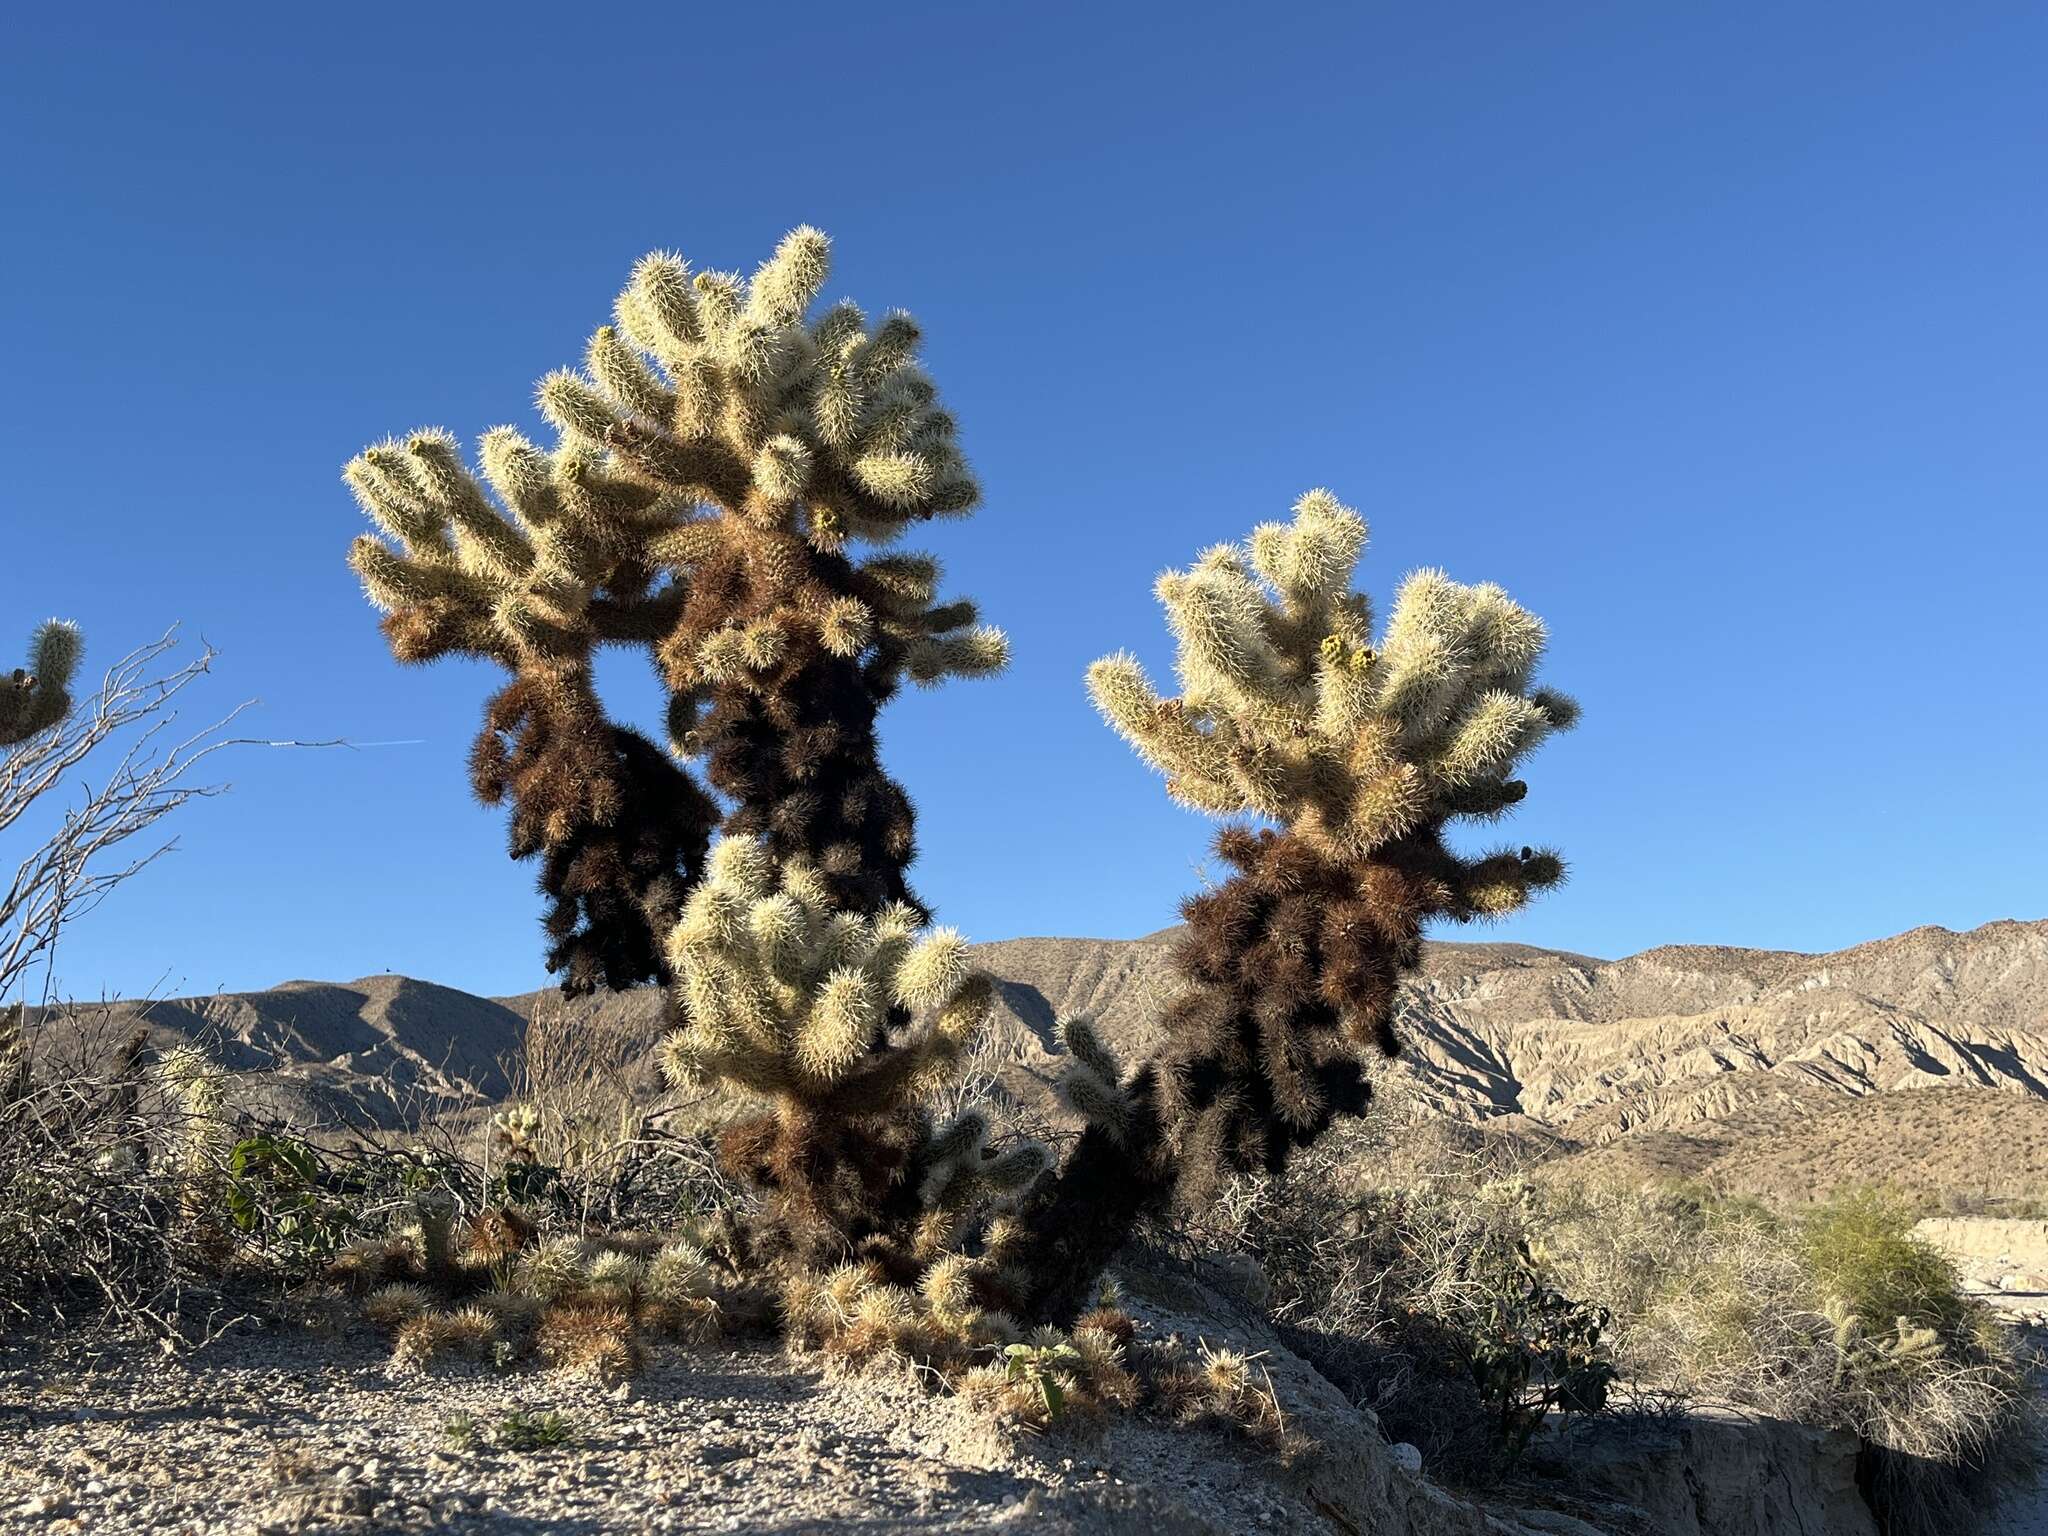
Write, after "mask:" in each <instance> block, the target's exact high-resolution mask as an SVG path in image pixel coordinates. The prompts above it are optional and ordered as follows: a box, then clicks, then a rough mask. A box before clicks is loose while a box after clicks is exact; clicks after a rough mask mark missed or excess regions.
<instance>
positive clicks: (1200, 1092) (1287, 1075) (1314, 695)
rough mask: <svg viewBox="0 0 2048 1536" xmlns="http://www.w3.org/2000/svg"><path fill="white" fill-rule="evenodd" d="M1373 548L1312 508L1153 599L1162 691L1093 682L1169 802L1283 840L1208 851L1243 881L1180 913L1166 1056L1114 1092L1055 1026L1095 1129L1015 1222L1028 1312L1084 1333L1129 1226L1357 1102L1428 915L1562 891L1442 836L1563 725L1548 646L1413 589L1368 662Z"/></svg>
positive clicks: (1520, 618) (1323, 502) (1541, 866)
mask: <svg viewBox="0 0 2048 1536" xmlns="http://www.w3.org/2000/svg"><path fill="white" fill-rule="evenodd" d="M1364 543H1365V524H1364V522H1363V521H1362V520H1361V519H1360V518H1359V517H1358V515H1357V514H1356V513H1355V512H1353V511H1351V510H1350V509H1349V508H1347V507H1344V506H1341V505H1340V504H1339V503H1338V502H1337V501H1336V499H1335V498H1334V497H1332V496H1331V495H1330V494H1329V493H1328V492H1327V491H1311V492H1310V493H1309V494H1308V495H1307V496H1304V497H1303V498H1302V499H1301V501H1300V502H1299V503H1298V504H1297V505H1296V507H1295V514H1294V519H1293V521H1292V522H1291V523H1287V524H1279V523H1268V524H1265V525H1263V526H1261V527H1260V528H1258V529H1256V530H1255V531H1254V532H1253V534H1252V536H1251V538H1250V540H1249V541H1248V542H1247V543H1246V544H1244V545H1242V546H1239V545H1223V546H1220V547H1218V548H1215V549H1211V550H1209V551H1207V552H1205V553H1204V554H1203V555H1202V557H1201V558H1200V559H1199V560H1198V561H1197V562H1196V564H1195V565H1194V566H1193V567H1192V568H1191V569H1189V570H1187V571H1173V572H1169V573H1167V574H1166V575H1165V576H1162V577H1161V578H1160V580H1159V584H1158V589H1157V590H1158V594H1159V597H1160V600H1161V602H1162V603H1163V604H1164V605H1165V608H1166V611H1167V618H1168V622H1169V624H1170V626H1171V628H1172V630H1173V633H1174V635H1175V637H1176V639H1177V640H1178V642H1179V673H1180V681H1181V689H1182V691H1181V693H1180V695H1179V696H1178V697H1176V698H1171V699H1162V698H1161V697H1159V695H1158V694H1157V693H1156V692H1155V691H1154V689H1153V687H1152V685H1151V683H1150V682H1149V680H1148V679H1147V678H1146V676H1145V673H1144V671H1143V670H1142V669H1141V668H1140V667H1139V665H1138V663H1137V662H1136V661H1135V660H1134V659H1133V658H1131V657H1130V656H1128V655H1117V656H1111V657H1108V658H1106V659H1104V660H1102V661H1099V662H1097V663H1096V664H1095V665H1094V667H1092V668H1091V669H1090V671H1089V677H1088V681H1089V687H1090V691H1091V692H1092V693H1093V694H1094V697H1095V701H1096V703H1097V705H1098V707H1100V708H1101V710H1102V712H1103V714H1104V715H1105V716H1106V717H1107V718H1108V719H1109V721H1110V723H1111V724H1112V725H1113V726H1115V727H1116V728H1117V730H1118V731H1119V732H1121V733H1122V734H1123V735H1124V736H1125V737H1126V738H1127V739H1129V740H1130V742H1131V743H1132V744H1133V746H1135V747H1136V748H1137V750H1138V752H1139V753H1140V754H1141V755H1142V756H1143V757H1144V758H1145V759H1146V760H1147V761H1149V762H1151V763H1152V764H1153V765H1154V766H1155V767H1157V768H1159V769H1160V770H1161V771H1162V772H1163V773H1165V775H1166V778H1167V787H1168V790H1169V792H1170V793H1171V794H1172V795H1173V796H1174V797H1175V798H1176V799H1178V800H1180V801H1181V802H1182V803H1184V804H1187V805H1190V806H1194V807H1196V808H1198V809H1201V810H1205V811H1209V812H1212V813H1215V814H1219V815H1238V814H1249V815H1253V816H1258V817H1262V818H1264V819H1266V820H1267V821H1269V822H1271V823H1274V824H1276V825H1275V826H1274V827H1272V828H1268V829H1263V830H1252V829H1251V828H1248V827H1246V826H1242V825H1239V826H1233V827H1230V828H1227V829H1226V830H1225V831H1224V832H1223V833H1222V834H1221V835H1220V836H1219V838H1218V841H1217V851H1218V853H1219V854H1220V855H1221V857H1222V858H1223V859H1224V860H1225V862H1226V863H1228V864H1229V865H1231V866H1232V867H1233V868H1234V870H1235V871H1236V872H1235V873H1234V874H1233V875H1232V877H1231V878H1230V879H1229V880H1227V881H1225V882H1224V883H1223V884H1222V885H1221V886H1220V887H1218V888H1217V889H1215V890H1212V891H1210V892H1208V893H1206V894H1204V895H1202V896H1198V897H1196V898H1194V899H1192V900H1190V901H1189V902H1188V903H1187V904H1186V906H1185V907H1184V908H1183V912H1184V915H1185V916H1186V918H1187V920H1188V933H1187V936H1186V938H1185V939H1184V940H1183V941H1182V944H1181V947H1180V950H1179V953H1178V955H1177V963H1178V968H1179V970H1180V972H1181V975H1182V978H1183V981H1184V983H1185V985H1184V989H1183V991H1182V992H1181V994H1180V995H1179V996H1178V997H1177V998H1176V999H1175V1000H1174V1002H1173V1003H1172V1004H1171V1005H1170V1006H1169V1008H1168V1010H1167V1013H1166V1017H1165V1021H1164V1022H1165V1025H1166V1032H1167V1033H1166V1042H1165V1044H1164V1046H1163V1047H1162V1049H1161V1051H1160V1053H1159V1055H1158V1056H1156V1057H1155V1058H1154V1059H1153V1060H1152V1061H1149V1062H1147V1063H1145V1064H1144V1065H1143V1066H1142V1067H1141V1068H1140V1069H1139V1070H1138V1071H1136V1072H1135V1073H1132V1074H1129V1075H1126V1074H1125V1073H1124V1072H1123V1071H1122V1069H1121V1068H1120V1066H1119V1065H1118V1063H1117V1062H1116V1061H1115V1059H1114V1058H1113V1057H1112V1056H1111V1054H1110V1052H1109V1051H1108V1050H1107V1048H1106V1047H1105V1046H1104V1045H1103V1043H1102V1042H1101V1041H1100V1040H1099V1039H1098V1038H1097V1037H1096V1035H1095V1034H1094V1032H1093V1030H1092V1029H1091V1028H1089V1027H1088V1025H1087V1024H1086V1022H1085V1021H1075V1022H1074V1023H1071V1024H1069V1025H1068V1027H1067V1044H1068V1047H1069V1050H1070V1052H1071V1054H1072V1057H1073V1061H1072V1064H1071V1066H1070V1068H1069V1070H1068V1072H1067V1074H1066V1077H1065V1081H1064V1082H1063V1084H1062V1089H1063V1093H1064V1095H1065V1098H1066V1100H1067V1102H1068V1104H1069V1105H1070V1107H1072V1108H1073V1109H1074V1110H1075V1111H1077V1112H1078V1113H1080V1114H1081V1115H1082V1116H1083V1117H1084V1118H1085V1119H1087V1121H1088V1122H1089V1128H1088V1130H1087V1132H1086V1134H1085V1135H1084V1137H1083V1139H1082V1141H1081V1143H1080V1144H1079V1145H1078V1146H1077V1147H1076V1149H1075V1151H1074V1153H1073V1154H1072V1155H1071V1156H1070V1158H1069V1160H1068V1162H1067V1165H1066V1166H1065V1168H1064V1169H1063V1170H1062V1172H1061V1175H1060V1177H1059V1179H1058V1180H1057V1181H1056V1182H1055V1184H1054V1186H1053V1188H1052V1189H1051V1190H1050V1191H1049V1193H1048V1195H1047V1197H1046V1198H1047V1203H1046V1204H1045V1206H1044V1207H1043V1208H1042V1209H1041V1210H1039V1211H1038V1212H1037V1213H1036V1214H1035V1215H1034V1216H1033V1218H1032V1223H1033V1226H1034V1228H1035V1229H1036V1230H1037V1231H1038V1232H1039V1233H1040V1234H1041V1236H1042V1238H1043V1241H1042V1243H1041V1244H1040V1245H1039V1250H1038V1252H1037V1253H1036V1254H1035V1256H1034V1260H1035V1262H1034V1268H1035V1269H1036V1271H1037V1276H1038V1278H1037V1281H1036V1286H1035V1290H1034V1295H1033V1307H1034V1309H1035V1310H1036V1311H1037V1312H1038V1313H1039V1314H1040V1315H1046V1316H1053V1317H1070V1316H1072V1315H1073V1313H1074V1312H1075V1311H1076V1310H1077V1309H1078V1308H1079V1307H1080V1305H1081V1304H1082V1302H1083V1299H1084V1294H1085V1287H1086V1285H1087V1284H1088V1283H1089V1282H1090V1281H1091V1280H1092V1278H1093V1276H1094V1275H1095V1274H1096V1273H1098V1272H1099V1271H1100V1269H1101V1267H1102V1264H1103V1262H1104V1261H1106V1259H1107V1258H1108V1256H1109V1254H1110V1253H1111V1252H1113V1251H1114V1249H1115V1247H1116V1246H1117V1244H1118V1243H1120V1242H1121V1241H1122V1239H1123V1235H1124V1233H1125V1232H1126V1231H1127V1230H1128V1229H1129V1225H1130V1222H1131V1221H1132V1219H1134V1217H1135V1216H1136V1215H1138V1214H1139V1213H1141V1212H1142V1211H1144V1210H1145V1209H1147V1208H1150V1207H1155V1206H1157V1205H1160V1204H1163V1203H1165V1202H1167V1201H1168V1200H1170V1199H1172V1198H1174V1197H1175V1196H1176V1195H1177V1196H1178V1197H1179V1198H1181V1199H1183V1200H1196V1199H1199V1198H1201V1197H1202V1196H1203V1195H1204V1194H1206V1193H1207V1192H1208V1191H1209V1190H1210V1189H1212V1188H1213V1186H1214V1184H1215V1183H1216V1181H1217V1180H1218V1179H1219V1178H1220V1177H1221V1176H1223V1175H1225V1174H1227V1173H1230V1172H1233V1171H1252V1170H1267V1171H1277V1170H1278V1169H1280V1168H1281V1167H1283V1166H1284V1165H1285V1162H1286V1160H1287V1157H1288V1155H1289V1154H1290V1152H1291V1151H1292V1150H1293V1149H1294V1148H1295V1147H1298V1146H1302V1145H1306V1144H1307V1143H1308V1142H1310V1141H1312V1140H1314V1139H1315V1138H1316V1137H1317V1136H1318V1135H1320V1134H1321V1133H1322V1131H1323V1130H1324V1129H1325V1128H1326V1127H1327V1126H1328V1125H1329V1123H1330V1121H1331V1120H1332V1119H1333V1118H1335V1117H1336V1116H1338V1115H1344V1114H1356V1113H1359V1112H1361V1111H1362V1110H1363V1109H1364V1107H1365V1103H1366V1099H1367V1096H1368V1088H1367V1084H1366V1080H1365V1074H1364V1070H1363V1067H1362V1065H1361V1063H1360V1061H1359V1057H1358V1051H1359V1048H1360V1047H1361V1046H1364V1045H1368V1044H1371V1045H1375V1046H1377V1048H1378V1049H1379V1050H1380V1051H1382V1052H1384V1053H1386V1054H1390V1055H1391V1054H1392V1053H1393V1052H1394V1050H1395V1049H1396V1042H1395V1039H1394V1034H1393V1029H1392V1021H1393V1013H1394V1000H1395V989H1396V987H1397V985H1398V983H1399V981H1400V978H1401V975H1402V974H1403V973H1404V972H1405V971H1408V970H1411V969H1413V967H1414V966H1415V965H1416V964H1417V963H1418V961H1419V959H1420V956H1421V943H1422V928H1423V924H1424V923H1425V922H1427V921H1428V920H1430V919H1432V918H1443V917H1447V918H1451V919H1453V920H1456V921H1469V920H1471V919H1474V918H1480V917H1493V916H1497V915H1500V914H1502V913H1506V912H1510V911H1513V910H1514V909H1515V908H1517V907H1519V906H1521V905H1522V904H1523V903H1524V902H1525V901H1526V900H1527V899H1528V898H1529V896H1530V894H1531V893H1532V892H1534V891H1537V890H1540V889H1543V888H1545V887H1547V886H1551V885H1555V884H1556V883H1557V882H1558V881H1559V880H1561V879H1562V878H1563V874H1564V866H1563V864H1562V862H1561V861H1560V860H1559V859H1558V857H1557V855H1556V854H1554V853H1551V852H1549V851H1541V852H1539V851H1537V850H1534V849H1530V848H1523V849H1520V850H1519V851H1506V850H1504V851H1500V852H1495V853H1489V854H1487V855H1485V856H1483V857H1480V858H1466V857H1464V856H1462V855H1460V854H1458V853H1455V852H1453V851H1452V850H1451V849H1450V848H1449V847H1448V846H1447V845H1446V844H1445V842H1444V838H1443V832H1444V828H1445V826H1446V824H1447V823H1449V822H1451V821H1453V820H1455V819H1457V818H1461V817H1477V818H1491V817H1495V816H1498V815H1499V814H1501V813H1502V812H1504V811H1506V810H1507V809H1508V808H1509V807H1511V806H1513V805H1514V804H1516V803H1517V802H1519V801H1520V800H1521V798H1522V795H1523V793H1524V785H1523V784H1522V783H1521V781H1520V780H1518V779H1516V778H1514V777H1513V772H1514V769H1515V765H1516V764H1517V763H1518V762H1519V761H1520V760H1521V759H1522V758H1523V757H1524V756H1526V755H1527V753H1528V752H1529V751H1530V750H1531V749H1532V748H1534V747H1535V746H1536V745H1537V744H1538V743H1540V742H1541V741H1542V740H1543V739H1544V738H1545V737H1546V736H1548V735H1549V734H1550V733H1551V732H1553V731H1557V730H1561V729H1564V728H1565V727H1567V726H1569V725H1570V724H1571V723H1572V722H1573V720H1574V719H1575V717H1576V715H1577V710H1576V708H1575V706H1573V705H1572V703H1571V702H1570V701H1569V700H1568V699H1566V698H1565V697H1564V696H1563V695H1561V694H1558V693H1554V692H1552V691H1550V690H1549V689H1546V688H1538V687H1534V686H1532V676H1533V673H1534V671H1535V668H1536V664H1537V661H1538V659H1539V657H1540V655H1541V652H1542V649H1543V643H1544V629H1543V625H1542V624H1541V622H1540V621H1539V620H1537V619H1536V618H1535V617H1534V616H1533V615H1531V614H1529V613H1528V612H1526V611H1525V610H1524V609H1522V608H1520V607H1518V606H1517V605H1516V604H1515V603H1514V602H1512V601H1511V600H1510V599H1509V598H1508V596H1507V595H1506V594H1505V593H1504V592H1502V591H1501V590H1500V589H1499V588H1498V587H1495V586H1491V585H1486V586H1475V587H1466V586H1460V585H1458V584H1457V583H1455V582H1453V581H1451V580H1449V579H1448V578H1447V577H1445V576H1444V575H1443V574H1442V573H1440V572H1436V571H1423V572H1420V573H1418V574H1416V575H1414V576H1412V577H1410V578H1409V579H1408V581H1407V582H1406V584H1405V585H1404V586H1403V587H1402V589H1401V593H1400V596H1399V598H1398V600H1397V601H1396V604H1395V608H1394V613H1393V617H1392V619H1391V621H1390V622H1389V624H1388V625H1387V628H1386V631H1385V634H1384V637H1383V638H1382V639H1381V640H1380V641H1379V642H1378V643H1377V644H1375V643H1374V641H1373V636H1372V620H1371V613H1370V609H1369V607H1368V605H1367V602H1366V599H1365V598H1364V597H1362V596H1360V595H1358V594H1357V593H1355V592H1353V591H1352V590H1351V578H1352V573H1353V570H1354V568H1355V566H1356V564H1357V561H1358V557H1359V554H1360V552H1361V551H1362V549H1363V547H1364Z"/></svg>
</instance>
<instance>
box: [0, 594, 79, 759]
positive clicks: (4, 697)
mask: <svg viewBox="0 0 2048 1536" xmlns="http://www.w3.org/2000/svg"><path fill="white" fill-rule="evenodd" d="M28 649H29V660H28V665H27V666H26V667H16V668H15V669H14V670H13V672H12V673H11V674H9V675H6V676H0V747H11V746H13V745H14V744H15V743H16V742H20V741H26V740H27V739H28V738H29V737H31V736H33V735H35V734H36V733H37V732H39V731H45V730H48V729H49V728H50V727H51V726H53V725H55V724H56V723H57V722H58V721H59V720H62V719H63V718H64V717H65V716H66V715H67V714H69V713H70V712H71V677H72V674H73V673H74V672H76V671H77V670H78V658H79V656H80V654H81V653H82V652H83V651H84V649H85V646H84V642H83V641H81V640H80V639H79V635H78V626H77V625H76V624H71V623H67V622H66V621H65V620H63V619H51V620H50V621H49V622H47V623H45V624H40V625H38V626H37V627H36V632H35V635H34V636H33V638H31V639H30V641H29V648H28Z"/></svg>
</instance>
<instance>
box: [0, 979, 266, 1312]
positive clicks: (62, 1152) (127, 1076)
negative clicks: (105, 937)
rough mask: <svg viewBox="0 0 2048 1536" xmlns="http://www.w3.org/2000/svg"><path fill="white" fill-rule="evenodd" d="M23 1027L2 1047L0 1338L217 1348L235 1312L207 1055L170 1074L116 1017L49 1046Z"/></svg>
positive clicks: (107, 1015) (81, 1023)
mask: <svg viewBox="0 0 2048 1536" xmlns="http://www.w3.org/2000/svg"><path fill="white" fill-rule="evenodd" d="M5 1022H7V1020H5V1019H0V1023H5ZM14 1024H15V1027H16V1028H18V1029H22V1030H23V1031H24V1033H22V1034H19V1035H14V1034H11V1033H10V1035H9V1037H8V1039H7V1040H4V1041H0V1056H5V1057H6V1058H7V1059H8V1065H7V1069H6V1072H5V1074H4V1075H5V1079H6V1082H5V1091H4V1092H0V1254H5V1255H6V1260H5V1262H4V1263H0V1326H9V1327H11V1326H17V1325H51V1324H54V1325H57V1326H73V1327H76V1326H90V1327H96V1328H106V1329H109V1330H112V1331H115V1332H136V1331H140V1332H146V1333H148V1334H151V1335H154V1336H156V1337H159V1338H162V1339H165V1340H168V1341H172V1342H184V1343H192V1342H198V1341H203V1340H204V1339H205V1338H208V1337H211V1336H212V1334H213V1333H214V1332H215V1331H216V1330H217V1329H218V1328H219V1327H221V1326H224V1324H225V1321H226V1320H227V1318H228V1317H229V1316H230V1315H231V1313H232V1311H233V1309H232V1308H231V1307H230V1305H229V1304H228V1302H227V1301H226V1300H225V1299H224V1298H223V1296H222V1293H221V1291H220V1289H219V1281H220V1278H221V1268H222V1264H223V1261H224V1259H225V1258H226V1257H227V1252H228V1243H227V1239H226V1235H225V1232H224V1226H223V1223H221V1222H220V1220H219V1219H218V1217H219V1212H218V1209H217V1208H216V1206H215V1204H214V1202H213V1198H212V1197H213V1195H214V1193H215V1192H217V1191H218V1189H219V1188H220V1187H221V1184H220V1181H221V1178H222V1171H223V1170H222V1163H221V1150H222V1148H223V1147H224V1145H225V1141H226V1137H227V1122H226V1119H225V1114H224V1111H223V1106H222V1100H221V1093H220V1080H219V1077H218V1075H217V1074H215V1073H213V1072H211V1071H210V1070H209V1069H207V1068H206V1067H205V1066H204V1063H203V1059H200V1058H197V1057H196V1056H195V1057H185V1056H181V1057H180V1058H179V1059H178V1061H177V1062H176V1063H175V1064H174V1067H175V1070H174V1071H173V1072H171V1073H166V1071H165V1070H164V1069H163V1067H162V1066H161V1065H159V1064H156V1063H153V1062H152V1061H151V1060H150V1059H149V1053H148V1051H147V1049H146V1042H145V1040H144V1038H143V1036H142V1035H141V1034H140V1032H139V1031H137V1030H135V1029H134V1027H133V1025H132V1024H128V1023H123V1022H121V1021H118V1020H116V1019H115V1018H114V1017H113V1016H112V1014H111V1012H110V1011H108V1010H100V1011H99V1012H97V1013H91V1012H87V1013H85V1014H82V1015H79V1016H74V1017H73V1018H72V1019H70V1020H68V1021H67V1027H66V1028H65V1030H64V1031H62V1032H61V1034H54V1035H50V1036H48V1037H47V1038H46V1037H45V1032H44V1031H42V1030H41V1029H40V1028H39V1027H38V1026H37V1025H34V1024H24V1023H22V1022H21V1021H20V1016H19V1015H18V1014H17V1015H14Z"/></svg>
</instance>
